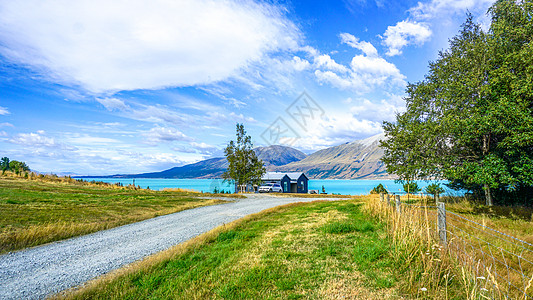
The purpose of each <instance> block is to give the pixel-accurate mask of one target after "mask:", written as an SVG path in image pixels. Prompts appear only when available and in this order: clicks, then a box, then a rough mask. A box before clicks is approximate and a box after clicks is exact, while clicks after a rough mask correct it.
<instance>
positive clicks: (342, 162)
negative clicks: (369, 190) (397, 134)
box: [276, 134, 391, 179]
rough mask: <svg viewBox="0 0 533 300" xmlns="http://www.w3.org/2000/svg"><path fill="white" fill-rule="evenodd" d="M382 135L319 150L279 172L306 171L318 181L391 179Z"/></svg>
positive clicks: (283, 167)
mask: <svg viewBox="0 0 533 300" xmlns="http://www.w3.org/2000/svg"><path fill="white" fill-rule="evenodd" d="M383 138H384V135H383V134H379V135H375V136H372V137H369V138H367V139H364V140H359V141H354V142H352V143H346V144H342V145H339V146H335V147H331V148H327V149H323V150H319V151H317V152H315V153H313V154H311V155H309V156H307V157H306V158H304V159H302V160H300V161H297V162H293V163H290V164H287V165H284V166H280V167H277V168H276V170H278V171H286V172H293V171H298V172H305V173H306V174H307V175H308V176H309V177H310V178H319V179H326V178H328V179H373V178H386V177H388V178H391V176H390V175H389V174H387V171H386V168H385V165H384V164H383V163H382V162H381V157H383V154H384V152H383V149H381V148H380V147H379V141H380V140H381V139H383Z"/></svg>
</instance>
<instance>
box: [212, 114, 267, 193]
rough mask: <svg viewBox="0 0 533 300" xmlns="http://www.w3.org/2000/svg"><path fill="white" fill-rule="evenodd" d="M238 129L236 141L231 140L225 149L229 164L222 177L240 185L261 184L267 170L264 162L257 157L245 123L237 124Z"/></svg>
mask: <svg viewBox="0 0 533 300" xmlns="http://www.w3.org/2000/svg"><path fill="white" fill-rule="evenodd" d="M236 131H237V132H236V135H237V139H236V141H230V142H229V144H228V145H227V147H226V148H225V149H224V154H225V155H226V159H227V160H228V163H229V166H228V169H227V170H226V171H225V172H224V173H223V174H222V178H224V179H226V180H231V181H234V182H235V183H236V184H237V185H240V186H243V185H246V184H248V183H252V184H259V183H260V182H261V177H262V176H263V175H264V174H265V172H266V169H265V166H264V163H263V161H262V160H260V159H259V158H257V156H256V154H255V152H254V150H253V144H252V138H251V137H250V136H249V135H246V131H245V130H244V125H243V124H237V126H236Z"/></svg>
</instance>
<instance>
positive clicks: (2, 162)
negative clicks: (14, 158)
mask: <svg viewBox="0 0 533 300" xmlns="http://www.w3.org/2000/svg"><path fill="white" fill-rule="evenodd" d="M0 168H1V169H2V172H4V173H5V171H7V170H9V158H7V157H2V158H1V159H0Z"/></svg>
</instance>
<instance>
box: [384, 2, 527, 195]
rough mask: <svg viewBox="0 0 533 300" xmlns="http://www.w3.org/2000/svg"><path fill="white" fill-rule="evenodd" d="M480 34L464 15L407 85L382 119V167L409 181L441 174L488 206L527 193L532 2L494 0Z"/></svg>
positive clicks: (439, 176)
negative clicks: (400, 101)
mask: <svg viewBox="0 0 533 300" xmlns="http://www.w3.org/2000/svg"><path fill="white" fill-rule="evenodd" d="M489 13H490V16H491V19H492V23H491V26H490V29H489V30H488V31H487V32H485V31H483V30H482V29H481V27H480V26H479V25H478V24H475V22H474V21H473V19H472V16H470V15H469V16H468V17H467V20H466V22H465V23H464V24H463V26H462V29H461V31H460V32H459V34H458V35H457V36H455V37H454V38H452V39H451V40H450V46H449V49H447V50H446V51H443V52H440V53H439V58H438V59H437V60H436V61H435V62H432V63H430V65H429V73H428V74H427V75H426V77H425V79H424V80H423V81H421V82H418V83H414V84H409V85H408V87H407V91H406V92H407V97H406V99H405V100H406V104H407V110H406V112H405V113H402V114H398V115H397V118H396V121H395V122H385V123H384V129H385V133H386V135H387V137H388V140H386V141H384V142H383V143H382V146H383V147H384V149H385V158H384V159H383V161H384V162H385V164H386V165H387V170H388V171H389V172H391V173H394V174H397V175H398V176H399V177H400V179H403V180H407V181H408V182H409V181H410V180H413V179H428V178H444V179H448V180H450V181H452V182H453V183H454V185H455V186H456V187H460V188H465V187H468V188H469V189H472V190H474V191H475V192H477V193H478V194H484V196H485V199H486V203H487V204H488V205H492V203H493V199H494V198H496V200H497V201H500V202H504V201H509V200H510V199H511V198H514V199H516V198H517V197H522V199H527V197H528V194H530V193H531V191H532V190H533V188H532V187H533V43H532V38H533V20H532V18H533V4H532V2H531V1H512V0H500V1H497V2H496V3H495V4H493V6H492V7H491V8H490V9H489Z"/></svg>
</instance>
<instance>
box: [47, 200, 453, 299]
mask: <svg viewBox="0 0 533 300" xmlns="http://www.w3.org/2000/svg"><path fill="white" fill-rule="evenodd" d="M362 207H363V203H361V202H357V201H356V200H349V201H338V202H326V201H324V202H312V203H305V204H302V203H300V204H290V205H286V206H282V207H277V208H274V209H270V210H267V211H264V212H261V213H259V214H255V215H252V216H248V217H246V218H244V219H241V220H238V221H235V222H233V223H230V224H227V225H225V226H223V227H219V228H217V229H215V230H213V231H211V232H208V233H206V234H204V235H202V236H199V237H197V238H195V239H193V240H191V241H189V242H187V243H184V244H181V245H178V246H176V247H174V248H171V249H169V250H167V251H164V252H162V253H160V254H157V255H154V256H152V257H149V258H148V259H146V260H144V261H141V262H139V263H136V264H133V265H131V266H129V267H128V268H124V269H121V270H118V271H116V272H114V273H112V274H110V275H107V276H104V277H102V278H99V279H97V280H95V281H92V282H90V283H88V284H87V285H85V286H84V287H82V288H80V289H77V290H73V291H68V292H66V293H63V294H61V295H58V296H57V297H58V298H68V299H103V298H106V299H123V298H124V299H141V298H156V299H169V298H172V299H219V298H223V299H354V298H357V299H359V298H360V299H392V298H394V299H396V298H402V297H407V298H411V297H420V298H424V297H426V296H427V295H428V294H427V293H425V292H424V291H421V290H420V286H419V284H413V280H414V279H416V278H417V277H418V278H420V277H422V276H423V275H422V274H423V273H425V272H426V267H428V266H427V265H424V264H423V263H424V261H422V260H419V259H413V256H415V257H418V256H419V255H420V253H418V252H416V253H411V252H403V251H405V250H406V249H405V248H402V247H396V246H397V244H394V243H393V239H392V237H391V236H390V235H389V234H390V232H389V231H388V226H385V223H382V222H379V221H376V219H375V218H373V217H370V216H369V215H368V214H365V213H363V212H362ZM398 252H401V253H398ZM411 264H416V265H411ZM410 269H413V271H412V272H411V271H410ZM457 283H458V282H457V281H453V280H452V281H449V282H447V284H446V285H447V288H446V290H451V289H455V290H456V291H455V292H453V293H450V292H448V291H446V290H443V289H437V290H434V293H433V294H431V295H432V297H431V298H444V297H445V295H446V293H447V294H449V295H454V294H455V295H459V296H458V297H457V299H461V294H460V293H461V292H460V290H459V287H460V286H459V285H458V284H457ZM408 284H412V285H413V286H412V287H408V286H407V285H408ZM452 298H453V297H452Z"/></svg>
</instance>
